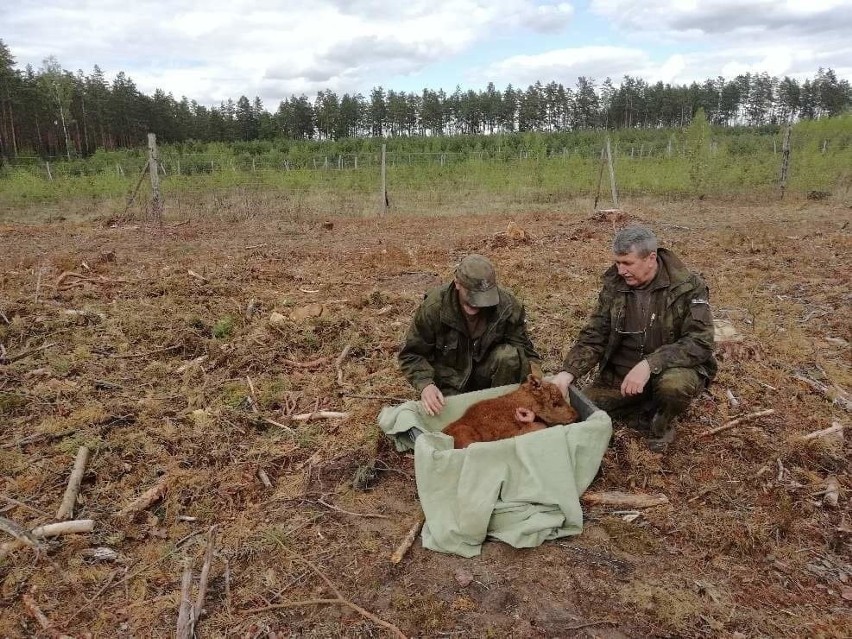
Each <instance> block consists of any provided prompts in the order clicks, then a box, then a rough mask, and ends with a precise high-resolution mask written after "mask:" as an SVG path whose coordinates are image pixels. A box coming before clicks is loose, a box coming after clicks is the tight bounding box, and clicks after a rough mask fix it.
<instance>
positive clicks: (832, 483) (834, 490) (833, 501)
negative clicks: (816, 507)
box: [822, 475, 840, 508]
mask: <svg viewBox="0 0 852 639" xmlns="http://www.w3.org/2000/svg"><path fill="white" fill-rule="evenodd" d="M839 497H840V484H839V483H838V481H837V477H836V476H835V475H829V476H828V477H826V478H825V496H824V497H823V498H822V503H824V504H825V505H826V506H828V507H829V508H837V500H838V498H839Z"/></svg>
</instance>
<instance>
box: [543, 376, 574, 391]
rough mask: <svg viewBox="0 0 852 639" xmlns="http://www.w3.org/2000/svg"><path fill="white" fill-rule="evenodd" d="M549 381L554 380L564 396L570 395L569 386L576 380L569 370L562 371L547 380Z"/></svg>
mask: <svg viewBox="0 0 852 639" xmlns="http://www.w3.org/2000/svg"><path fill="white" fill-rule="evenodd" d="M547 381H549V382H553V383H554V384H556V386H557V387H558V388H559V390H560V391H562V395H563V397H567V396H568V387H569V386H570V385H571V384H572V383H573V382H574V376H573V375H572V374H571V373H569V372H567V371H562V372H561V373H559V374H557V375H556V376H554V377H553V378H552V379H549V380H547Z"/></svg>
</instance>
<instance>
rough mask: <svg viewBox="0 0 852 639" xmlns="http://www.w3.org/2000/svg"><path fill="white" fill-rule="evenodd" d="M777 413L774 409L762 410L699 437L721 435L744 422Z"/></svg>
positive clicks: (738, 418) (733, 420) (706, 431)
mask: <svg viewBox="0 0 852 639" xmlns="http://www.w3.org/2000/svg"><path fill="white" fill-rule="evenodd" d="M774 412H775V409H774V408H768V409H766V410H760V411H757V412H756V413H751V414H750V415H743V416H742V417H737V418H736V419H732V420H731V421H729V422H726V423H724V424H722V425H721V426H717V427H716V428H711V429H710V430H705V431H704V432H703V433H701V434H699V435H698V436H699V437H709V436H710V435H715V434H716V433H721V432H722V431H725V430H729V429H731V428H734V427H736V426H739V425H740V424H742V423H743V422H747V421H749V420H752V419H756V418H758V417H765V416H766V415H772V414H773V413H774Z"/></svg>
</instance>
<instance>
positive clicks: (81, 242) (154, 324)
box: [0, 201, 852, 639]
mask: <svg viewBox="0 0 852 639" xmlns="http://www.w3.org/2000/svg"><path fill="white" fill-rule="evenodd" d="M624 210H625V212H626V213H627V215H626V217H625V218H620V217H613V216H605V217H598V218H596V217H594V216H590V215H589V212H588V209H586V208H584V207H580V206H579V205H578V206H576V207H566V208H565V209H563V210H554V211H553V212H551V213H547V214H542V213H530V214H527V215H514V216H511V217H510V216H508V215H491V214H488V215H486V214H482V215H476V216H467V217H416V218H412V217H398V216H393V215H391V216H389V217H388V218H386V219H380V220H376V219H356V218H339V219H334V220H332V221H330V222H326V221H325V220H322V219H314V218H312V217H310V216H309V215H295V216H294V215H287V214H284V213H282V214H281V215H280V216H278V214H277V213H276V212H274V211H273V212H270V213H269V214H265V215H263V216H253V217H248V219H239V220H237V219H235V220H234V221H228V220H224V219H221V218H220V219H217V220H216V221H215V222H210V223H204V222H200V221H198V220H193V221H191V222H189V223H186V224H180V225H174V224H172V225H170V226H169V227H168V228H166V230H165V233H152V232H150V231H147V230H145V229H142V228H138V227H133V226H127V225H125V226H122V227H118V228H116V227H109V226H107V225H105V224H103V223H101V224H99V223H96V222H86V223H75V222H71V221H60V222H55V223H52V224H42V225H6V226H4V227H2V229H0V231H1V232H2V233H1V234H0V267H2V268H0V311H2V316H0V344H2V346H3V347H5V360H2V361H5V364H3V363H0V433H1V434H2V442H0V471H1V472H0V516H2V517H5V518H7V519H9V520H12V521H14V522H17V523H18V524H20V525H21V526H23V527H25V528H27V529H31V528H33V527H35V526H38V525H41V524H45V523H49V522H52V521H54V518H55V514H56V510H57V508H58V507H59V504H60V502H61V500H62V496H63V493H64V491H65V487H66V484H67V482H68V478H69V475H70V473H71V468H72V466H73V463H74V457H75V455H76V453H77V450H78V448H79V447H80V446H83V445H85V446H88V447H89V448H90V449H91V451H92V452H91V458H90V460H89V462H88V464H87V467H86V472H85V475H84V477H83V482H82V487H81V491H80V496H79V499H78V502H77V506H76V509H75V511H74V517H75V518H77V519H92V520H94V522H95V526H94V530H93V531H92V532H91V533H88V534H78V535H65V536H61V537H54V538H51V539H48V540H45V541H44V542H42V543H43V545H44V548H42V549H41V550H40V551H39V552H38V553H36V552H34V550H33V549H31V548H23V549H18V550H15V551H13V552H11V553H10V554H9V555H8V556H7V557H6V558H5V559H0V610H2V614H0V636H2V637H48V636H59V635H60V634H61V633H65V634H68V635H72V636H76V637H83V636H92V637H116V636H122V637H166V636H173V634H174V631H175V624H176V620H177V612H178V607H179V602H180V591H181V575H182V571H183V567H184V562H185V559H187V558H188V559H189V560H191V562H192V567H193V569H194V579H195V582H194V583H197V580H198V573H199V572H200V570H201V565H202V562H203V558H204V553H205V548H206V545H207V539H208V536H207V531H208V529H209V528H210V527H211V526H213V525H214V524H215V525H217V526H218V528H217V530H216V543H215V553H214V556H213V561H212V566H211V571H210V580H209V588H208V592H207V595H206V600H205V601H206V603H205V606H204V610H205V613H204V614H203V616H202V617H201V619H200V620H199V622H198V624H197V630H196V632H197V636H198V637H225V636H227V637H300V636H310V637H374V636H375V637H379V636H393V635H394V630H393V628H392V626H395V627H396V628H398V629H399V630H400V631H401V632H402V633H403V634H404V635H405V636H417V637H501V638H502V637H519V638H520V637H601V638H606V639H616V638H623V637H849V636H850V634H852V633H851V632H850V629H852V565H850V564H851V563H852V559H850V557H852V553H850V550H852V547H851V546H852V544H851V543H850V542H852V516H851V515H850V495H852V476H850V461H849V459H850V456H849V453H850V444H849V435H848V433H849V430H847V431H845V432H846V435H845V436H844V434H843V432H839V433H837V432H836V433H834V434H832V435H828V436H824V437H819V438H816V439H813V440H810V441H801V440H800V436H802V435H804V434H806V433H809V432H812V431H817V430H820V429H825V428H828V427H829V426H831V425H832V423H838V424H841V425H846V424H849V423H850V414H849V412H848V409H847V408H844V406H843V405H842V404H843V399H844V396H843V395H842V394H841V390H839V389H847V390H848V389H849V388H852V367H851V366H850V362H851V361H852V358H850V354H851V353H850V342H852V322H850V310H852V287H850V276H849V273H850V269H851V268H852V257H850V255H852V225H850V223H849V220H850V218H852V210H850V207H848V206H847V205H846V204H843V203H838V202H834V203H830V202H819V203H812V202H804V201H802V202H791V203H785V204H784V205H783V206H782V205H778V204H777V203H771V204H759V203H738V202H713V203H704V202H698V203H671V202H669V203H660V202H656V203H655V202H634V203H632V204H630V205H628V206H627V207H625V209H624ZM510 221H514V222H515V223H516V224H517V226H518V227H520V228H521V229H523V230H524V231H526V232H527V234H528V235H529V237H526V238H524V237H518V238H513V237H512V236H510V235H509V234H507V233H506V231H507V228H508V225H509V222H510ZM626 221H642V222H646V223H648V224H650V225H652V226H653V227H654V229H655V230H656V231H657V232H658V234H659V235H660V237H661V240H662V244H663V245H664V246H667V247H671V248H673V249H674V250H675V251H676V252H677V253H678V254H679V255H680V256H681V257H682V258H683V259H684V261H686V262H687V264H689V265H690V266H691V267H693V268H694V269H696V270H698V271H700V272H702V273H703V274H704V276H705V278H706V279H707V281H708V283H709V285H710V289H711V301H712V304H713V307H714V313H715V316H716V317H717V318H719V319H725V320H727V321H728V322H730V324H731V325H732V326H733V327H734V328H735V329H736V330H737V331H738V332H739V333H740V334H741V337H742V339H741V341H738V342H733V343H727V344H725V346H724V347H720V348H719V353H718V355H719V358H720V363H721V370H720V374H719V376H718V378H717V381H716V383H715V384H713V385H712V386H711V387H710V389H709V390H708V391H707V392H706V393H705V394H704V395H703V396H702V397H701V398H700V399H699V400H697V401H696V402H695V403H694V405H693V407H692V408H691V409H690V411H689V413H688V414H687V416H686V417H685V418H684V419H682V420H681V422H680V423H679V426H678V431H677V432H678V439H677V440H676V442H675V444H674V445H673V447H672V449H671V450H670V451H669V453H668V454H667V455H666V456H665V457H661V456H658V455H654V454H651V453H650V452H648V451H647V449H646V448H645V446H644V444H643V440H642V438H641V436H640V435H639V434H638V433H637V432H636V431H634V430H632V429H631V428H630V424H621V423H616V430H615V433H614V435H613V440H612V443H611V446H610V448H609V450H608V452H607V454H606V456H605V458H604V462H603V465H602V468H601V472H600V474H599V476H598V478H597V479H596V481H595V483H594V484H593V488H594V489H596V490H597V489H600V490H620V491H629V492H636V493H648V494H658V493H662V494H665V495H666V496H667V497H668V499H669V500H670V503H669V504H668V505H664V506H659V507H656V508H650V509H647V510H643V511H642V512H641V514H640V515H639V516H638V517H634V516H631V515H630V514H627V515H625V514H623V513H618V512H617V511H618V509H615V508H611V507H590V508H586V523H585V530H584V532H583V534H582V535H579V536H577V537H569V538H563V539H560V540H556V541H550V542H546V543H544V544H543V545H542V546H540V547H538V548H533V549H525V550H518V549H513V548H511V547H509V546H507V545H505V544H503V543H500V542H488V543H486V544H485V545H484V547H483V553H482V555H481V556H479V557H477V558H474V559H462V558H460V557H455V556H447V555H441V554H438V553H434V552H430V551H427V550H424V549H423V548H422V547H421V546H420V543H419V541H418V542H416V543H415V545H414V546H413V547H412V548H411V550H410V551H409V552H408V554H407V555H406V556H405V558H404V559H403V560H402V562H401V563H399V564H398V565H393V564H391V563H390V561H389V556H390V553H391V552H392V551H393V550H394V548H395V547H396V546H397V545H398V544H399V542H400V541H401V540H402V539H403V537H404V536H405V533H406V531H407V530H408V529H409V527H410V526H411V524H412V523H413V522H415V521H416V519H417V518H418V516H419V514H420V508H419V506H418V501H417V492H416V487H415V483H414V479H413V473H414V468H413V458H412V457H411V456H410V455H401V454H397V453H396V452H394V451H393V450H392V449H391V447H390V446H389V445H388V443H387V441H386V440H385V438H384V436H383V435H380V433H379V431H378V427H377V425H376V416H377V413H378V411H379V409H380V408H381V407H382V406H383V405H385V404H392V403H396V402H397V401H401V400H404V399H412V398H413V397H414V393H413V391H412V390H411V389H410V388H409V387H408V385H407V383H406V382H405V380H404V379H403V378H402V376H401V375H400V373H399V370H398V368H397V364H396V353H397V350H398V347H399V344H400V342H401V340H402V337H403V335H404V332H405V330H406V327H407V325H408V321H409V319H410V317H411V316H412V313H413V311H414V309H415V308H416V305H417V303H418V301H419V300H420V298H421V296H422V294H423V292H424V291H425V290H426V289H427V288H428V287H430V286H432V285H435V284H438V283H439V282H442V281H447V280H448V279H449V277H450V276H451V274H452V269H453V265H454V264H455V263H457V262H458V260H459V259H460V258H461V257H462V256H464V255H465V254H467V253H469V252H480V253H484V254H486V255H488V256H490V257H491V258H492V259H493V260H494V262H495V263H496V265H497V267H498V273H499V276H500V279H501V283H502V284H503V285H505V286H507V287H509V288H510V289H512V290H514V291H515V292H516V293H517V294H518V295H519V296H520V297H521V298H522V299H523V300H524V301H525V303H526V305H527V311H528V317H529V326H530V332H531V335H532V337H533V341H534V342H535V344H536V347H537V348H538V350H539V352H540V353H541V354H542V356H543V358H544V360H545V370H546V371H554V370H556V369H557V367H558V366H559V362H560V361H561V358H562V355H563V354H564V352H565V350H566V349H567V347H568V346H570V344H571V341H572V339H573V338H574V336H576V334H577V332H578V331H579V329H580V327H581V326H582V324H583V322H584V319H585V318H586V316H587V314H588V312H589V311H590V309H591V308H592V305H593V303H594V301H595V298H596V293H597V287H598V283H599V276H600V274H601V273H602V271H603V270H604V269H605V268H606V267H607V266H608V264H609V260H610V253H609V243H610V239H611V236H612V232H613V228H614V226H617V225H620V224H623V223H624V222H626ZM274 313H277V314H279V315H273V314H274ZM347 346H348V347H349V348H348V349H346V347H347ZM40 347H44V348H41V349H40V350H34V351H32V352H30V353H29V354H26V353H27V351H29V350H30V349H39V348H40ZM344 350H346V353H345V356H344V357H343V358H342V359H340V355H341V354H342V353H343V352H344ZM22 354H26V356H24V357H18V356H20V355H22ZM797 375H798V376H799V377H804V378H806V379H810V380H814V381H816V382H818V383H822V384H825V385H827V386H828V387H829V392H828V395H826V394H823V393H820V392H818V391H817V390H816V389H815V388H814V387H813V386H812V385H809V384H808V383H807V382H805V381H802V380H801V379H799V378H797V377H796V376H797ZM729 392H730V394H731V395H732V396H733V398H734V400H735V402H734V401H732V400H731V399H729ZM847 397H848V396H847ZM833 399H836V401H833ZM735 404H736V405H735ZM765 409H774V413H772V414H769V415H766V416H763V417H758V418H754V419H751V420H746V421H743V422H741V423H739V424H738V425H735V426H734V427H732V428H730V429H728V430H725V431H723V432H719V433H717V434H715V435H711V436H707V437H700V434H701V433H703V432H704V431H707V430H709V429H712V428H714V427H716V426H720V425H723V424H726V423H727V422H728V421H729V420H731V419H734V418H736V417H738V416H742V415H749V414H751V413H754V412H758V411H762V410H765ZM316 410H329V411H342V412H346V413H348V417H345V418H342V419H315V420H310V421H298V420H294V419H293V417H294V416H295V415H297V414H303V413H311V412H313V411H316ZM259 471H263V472H265V473H266V476H267V477H268V479H269V482H270V483H271V487H265V486H264V483H263V482H262V481H261V479H260V478H259ZM830 476H834V477H836V479H837V482H838V485H839V500H838V503H837V505H836V506H835V507H832V506H831V505H829V504H826V503H825V502H824V497H825V495H824V493H825V491H826V480H827V479H828V478H829V477H830ZM158 484H160V485H162V486H164V487H165V494H164V496H163V497H162V498H161V499H159V500H157V501H155V502H154V503H153V504H152V505H151V506H149V507H147V508H144V509H142V510H140V511H138V512H136V513H130V514H128V515H118V514H117V511H119V510H120V509H122V508H123V507H125V506H127V505H128V504H130V503H131V501H132V500H133V499H134V498H135V497H137V496H139V495H140V494H142V493H143V492H144V491H146V490H148V489H149V488H151V487H153V486H157V485H158ZM11 540H12V537H10V536H9V535H8V534H6V533H5V532H2V531H0V543H3V542H10V541H11ZM103 547H105V548H109V549H111V550H112V551H113V553H112V554H111V555H110V556H109V557H99V556H97V555H96V554H95V553H94V549H96V548H103ZM100 552H101V553H106V551H100ZM27 595H29V596H31V597H32V599H33V601H34V602H35V604H36V605H37V606H38V607H39V609H40V610H41V611H42V612H43V613H44V615H45V616H46V617H47V620H48V621H49V622H50V623H51V624H52V626H51V628H50V629H48V630H45V629H42V628H41V627H40V626H39V624H38V622H37V621H36V619H35V617H34V615H33V614H31V612H28V611H27V609H26V607H25V605H24V599H25V597H26V596H27ZM335 597H339V598H340V599H341V600H345V601H346V602H348V603H349V604H352V605H345V604H341V603H340V602H337V603H335V602H331V603H328V602H326V603H321V602H317V600H328V599H334V598H335ZM287 603H290V604H292V605H291V606H283V605H281V606H278V607H275V606H276V605H278V604H287ZM371 615H372V616H371ZM383 623H384V624H385V625H383ZM391 625H392V626H391ZM396 636H398V635H396Z"/></svg>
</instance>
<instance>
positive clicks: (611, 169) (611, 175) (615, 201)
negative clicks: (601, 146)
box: [606, 136, 618, 208]
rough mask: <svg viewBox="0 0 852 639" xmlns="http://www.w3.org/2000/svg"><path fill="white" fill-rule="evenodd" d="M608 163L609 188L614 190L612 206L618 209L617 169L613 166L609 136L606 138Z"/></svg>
mask: <svg viewBox="0 0 852 639" xmlns="http://www.w3.org/2000/svg"><path fill="white" fill-rule="evenodd" d="M606 161H607V164H608V165H609V187H610V189H611V190H612V205H613V207H615V208H618V189H617V188H616V186H615V167H614V166H613V165H612V150H611V149H610V146H609V136H606Z"/></svg>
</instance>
